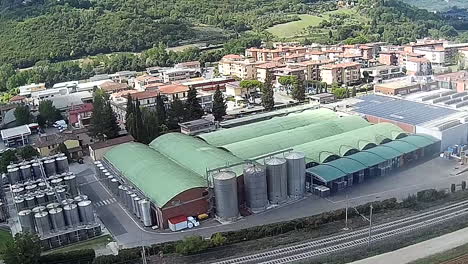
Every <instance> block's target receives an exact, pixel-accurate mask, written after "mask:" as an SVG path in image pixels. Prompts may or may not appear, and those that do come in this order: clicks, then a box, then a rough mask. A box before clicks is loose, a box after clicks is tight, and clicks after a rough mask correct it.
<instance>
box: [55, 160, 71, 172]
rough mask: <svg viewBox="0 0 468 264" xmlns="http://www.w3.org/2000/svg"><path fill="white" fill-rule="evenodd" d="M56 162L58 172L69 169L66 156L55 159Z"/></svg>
mask: <svg viewBox="0 0 468 264" xmlns="http://www.w3.org/2000/svg"><path fill="white" fill-rule="evenodd" d="M55 164H56V167H57V173H59V174H60V173H64V172H67V171H68V159H67V157H65V156H62V157H58V158H56V159H55Z"/></svg>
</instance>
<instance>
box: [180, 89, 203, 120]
mask: <svg viewBox="0 0 468 264" xmlns="http://www.w3.org/2000/svg"><path fill="white" fill-rule="evenodd" d="M185 109H186V116H187V120H186V121H192V120H196V119H200V118H202V116H203V114H204V111H203V108H202V107H201V105H200V102H198V99H197V90H195V88H190V90H189V91H188V93H187V101H186V102H185Z"/></svg>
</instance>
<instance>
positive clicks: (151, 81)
mask: <svg viewBox="0 0 468 264" xmlns="http://www.w3.org/2000/svg"><path fill="white" fill-rule="evenodd" d="M162 83H163V80H162V79H161V78H160V77H156V76H152V75H142V76H138V77H136V78H135V80H134V81H133V86H134V88H135V90H137V91H140V92H143V91H146V90H148V88H149V89H152V88H153V87H154V86H156V87H157V86H159V85H162Z"/></svg>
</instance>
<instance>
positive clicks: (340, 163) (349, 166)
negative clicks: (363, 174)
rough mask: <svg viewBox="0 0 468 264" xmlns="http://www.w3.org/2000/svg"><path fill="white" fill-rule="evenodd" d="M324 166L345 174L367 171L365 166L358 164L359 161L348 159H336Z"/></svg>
mask: <svg viewBox="0 0 468 264" xmlns="http://www.w3.org/2000/svg"><path fill="white" fill-rule="evenodd" d="M325 164H327V165H330V166H333V167H335V168H337V169H339V170H341V171H343V172H345V173H347V174H351V173H355V172H358V171H361V170H365V169H367V166H366V165H364V164H362V163H360V162H359V161H356V160H353V159H348V158H341V159H337V160H334V161H331V162H327V163H325Z"/></svg>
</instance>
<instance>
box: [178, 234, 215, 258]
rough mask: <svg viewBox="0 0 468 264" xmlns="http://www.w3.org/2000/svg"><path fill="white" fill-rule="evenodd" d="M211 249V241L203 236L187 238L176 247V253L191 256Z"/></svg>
mask: <svg viewBox="0 0 468 264" xmlns="http://www.w3.org/2000/svg"><path fill="white" fill-rule="evenodd" d="M208 247H209V241H206V240H204V239H203V238H202V237H201V236H187V237H185V238H184V240H182V241H180V242H178V243H177V245H176V252H177V253H179V254H183V255H190V254H195V253H198V252H201V251H203V250H206V249H207V248H208Z"/></svg>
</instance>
